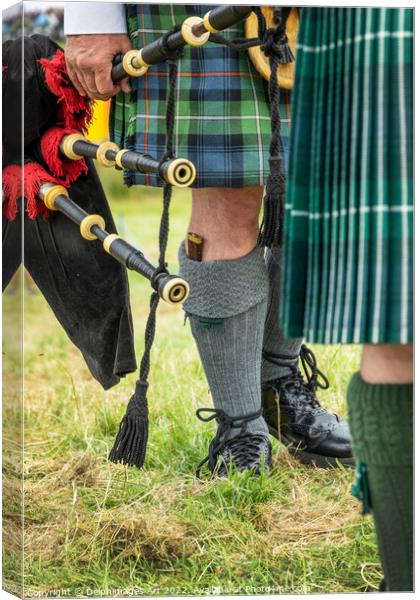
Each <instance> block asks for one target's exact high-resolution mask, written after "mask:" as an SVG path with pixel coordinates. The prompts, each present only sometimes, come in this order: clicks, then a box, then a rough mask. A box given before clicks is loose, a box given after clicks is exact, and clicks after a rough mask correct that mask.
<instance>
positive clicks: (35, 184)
mask: <svg viewBox="0 0 420 600" xmlns="http://www.w3.org/2000/svg"><path fill="white" fill-rule="evenodd" d="M23 175H24V193H25V198H26V212H27V213H28V216H29V218H30V219H36V218H37V217H39V216H42V217H44V218H47V217H48V214H49V210H48V208H47V207H46V206H45V204H44V203H43V202H42V200H41V199H40V198H39V188H40V187H41V185H42V184H43V183H47V182H48V183H55V184H57V185H63V182H62V181H60V180H58V179H56V178H55V177H53V176H52V175H51V174H50V173H47V171H46V170H45V169H44V168H43V167H41V165H38V164H37V163H27V164H25V165H24V167H23Z"/></svg>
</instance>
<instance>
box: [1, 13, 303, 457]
mask: <svg viewBox="0 0 420 600" xmlns="http://www.w3.org/2000/svg"><path fill="white" fill-rule="evenodd" d="M291 14H293V13H291V9H290V8H279V7H275V8H274V9H273V10H272V13H270V15H268V14H267V13H265V12H264V11H263V9H261V8H260V7H250V6H230V5H223V6H217V7H215V8H214V9H212V10H210V11H209V12H208V13H207V14H206V15H204V17H198V16H194V17H190V18H188V19H186V20H185V21H184V23H182V24H181V25H177V26H176V27H174V28H173V29H172V30H171V31H168V32H167V33H165V34H164V35H162V36H161V37H159V38H157V39H156V40H155V41H153V42H152V43H151V44H148V45H146V46H144V47H143V48H140V49H138V50H131V51H129V52H128V53H126V54H125V55H123V56H121V55H119V56H116V57H115V58H114V62H113V67H112V79H113V81H114V82H118V81H120V80H121V79H123V78H125V77H141V76H143V75H144V74H145V73H146V72H147V70H148V68H149V67H150V66H151V65H154V64H157V63H160V62H165V63H166V64H167V67H168V93H167V99H166V103H167V105H166V144H165V151H164V154H163V156H162V157H160V158H157V157H151V156H149V155H144V154H140V153H138V152H135V151H134V150H131V149H120V148H119V147H118V146H117V145H116V144H114V143H112V142H104V143H103V144H94V143H92V142H90V141H89V140H88V139H86V138H85V136H84V133H85V132H86V128H87V123H88V122H89V120H90V118H91V114H92V106H91V103H90V102H89V101H88V100H87V99H86V98H83V97H81V96H79V95H78V93H77V92H76V90H75V89H74V87H73V86H72V85H71V84H70V81H69V78H68V76H67V73H66V66H65V59H64V54H63V52H62V51H61V50H60V49H57V50H56V52H55V54H54V55H53V56H52V57H51V56H47V55H46V50H45V49H44V50H43V51H42V53H41V56H40V57H39V58H38V59H37V63H38V64H37V67H36V68H37V69H39V68H41V77H39V76H38V78H41V79H42V80H43V82H44V86H45V88H46V89H47V94H46V98H43V104H42V105H43V107H44V109H45V105H47V108H48V111H49V113H50V114H49V116H48V118H43V119H42V120H41V119H38V121H39V122H37V123H36V124H34V123H33V122H30V121H29V122H28V123H26V121H25V124H24V125H25V131H24V138H25V142H24V146H25V154H26V153H27V154H28V156H26V155H25V166H24V174H23V179H24V188H25V190H29V191H28V192H27V193H25V196H26V201H27V205H26V211H27V213H28V215H29V217H30V218H32V219H34V218H36V217H38V216H45V217H48V216H49V211H52V213H54V212H57V211H58V212H60V213H61V214H62V215H64V216H65V217H66V218H67V219H68V220H69V221H71V222H72V223H75V224H77V225H78V227H79V231H80V235H81V237H82V238H83V240H86V241H99V242H101V244H102V248H103V250H104V251H105V252H106V253H107V254H108V255H110V256H112V257H113V258H114V259H116V261H118V263H120V264H122V265H124V266H125V267H127V268H129V269H134V270H135V271H136V272H138V273H140V274H141V275H143V276H144V277H146V278H147V279H148V280H149V281H150V283H151V285H152V288H153V292H152V295H151V298H150V312H149V316H148V319H147V323H146V327H145V349H144V354H143V357H142V359H141V364H140V373H139V378H138V380H137V382H136V388H135V392H134V394H133V395H132V397H131V398H130V401H129V403H128V407H127V410H126V414H125V416H124V418H123V420H122V421H121V424H120V427H119V431H118V434H117V437H116V440H115V443H114V446H113V448H112V450H111V452H110V455H109V459H110V460H111V461H113V462H122V463H124V464H127V465H135V466H137V467H139V468H140V467H141V466H142V465H143V463H144V459H145V453H146V445H147V438H148V406H147V389H148V375H149V371H150V352H151V348H152V345H153V341H154V336H155V328H156V310H157V306H158V303H159V299H160V298H162V299H163V300H165V301H167V302H170V303H173V304H178V303H180V302H182V301H183V300H185V298H186V297H187V295H188V291H189V289H188V283H187V282H186V281H184V280H183V279H182V278H180V277H177V276H174V275H171V274H170V273H169V272H168V271H167V264H166V247H167V242H168V234H169V209H170V203H171V197H172V188H173V186H178V187H187V186H190V185H191V184H192V183H193V182H194V179H195V167H194V165H193V164H192V163H191V162H190V161H188V159H187V158H180V157H176V156H175V154H174V115H175V102H176V93H175V88H176V81H177V62H178V60H179V59H180V58H181V57H182V53H183V51H184V49H185V47H186V46H187V45H190V46H195V47H196V46H202V45H204V44H206V43H208V42H213V43H217V44H225V45H227V46H229V47H230V48H233V49H234V50H235V51H250V50H257V51H258V52H259V53H262V55H263V56H264V62H265V63H267V64H268V71H269V72H268V73H267V69H266V68H265V67H264V69H262V72H263V73H264V76H266V77H267V78H268V98H269V102H270V108H271V127H272V139H271V144H270V158H269V166H270V169H269V176H268V180H267V183H266V187H265V193H264V217H263V222H262V225H261V230H260V235H259V239H258V242H259V244H260V245H262V246H271V245H279V244H281V236H282V221H283V195H284V183H285V179H284V172H283V159H282V153H281V149H280V118H279V114H278V105H279V83H280V80H279V73H280V72H281V69H282V68H283V67H289V66H290V64H291V63H292V62H293V60H294V55H293V51H292V49H291V47H290V46H289V43H288V31H289V34H290V35H291V31H290V28H289V30H288V29H287V23H288V22H289V23H290V22H291V21H289V17H290V15H291ZM244 19H247V23H248V26H247V27H246V30H247V33H248V36H250V37H248V38H246V37H243V38H238V39H236V40H227V39H225V38H224V37H223V36H222V35H221V33H220V32H221V31H223V30H224V29H226V28H228V27H231V26H232V25H234V24H236V23H238V22H240V21H243V20H244ZM294 19H295V24H296V15H295V16H294ZM255 33H256V35H255ZM36 37H37V36H33V38H36ZM38 37H41V36H38ZM292 37H293V36H292V35H291V38H292ZM293 41H294V40H293ZM253 54H254V57H255V56H256V55H255V53H253ZM251 58H252V54H251ZM257 68H258V67H257ZM260 70H261V67H260ZM287 86H289V87H290V82H289V83H287V85H286V86H285V87H287ZM3 114H4V113H3ZM41 121H42V122H41ZM51 124H52V126H51ZM26 138H28V139H26ZM6 141H7V140H6ZM9 142H10V147H12V146H13V143H14V140H13V136H10V139H9ZM34 147H35V150H34ZM6 148H8V144H7V143H6ZM11 154H12V155H13V152H12V153H11ZM3 158H4V160H5V157H3ZM34 158H35V160H34ZM92 159H93V160H96V161H97V162H98V163H99V164H101V165H102V166H107V167H115V168H117V169H128V170H137V171H140V172H144V173H153V174H156V175H158V176H159V177H160V178H161V180H162V183H163V208H162V214H161V221H160V227H159V240H158V241H159V260H158V265H157V267H154V266H153V265H152V264H151V263H150V262H149V261H148V260H147V259H146V258H145V256H144V255H143V253H142V252H141V251H140V250H138V249H136V248H134V247H133V246H132V245H130V244H129V243H128V242H126V241H125V240H123V239H122V238H120V237H119V236H118V234H117V233H116V231H109V230H108V229H109V228H107V223H106V220H105V219H104V218H103V216H101V215H100V214H96V213H88V212H87V211H85V210H84V208H83V207H82V206H80V205H79V204H78V203H76V202H75V201H74V200H73V199H72V195H73V191H72V190H73V189H75V186H77V185H78V184H79V182H80V181H82V179H83V176H84V175H85V174H86V173H87V172H88V171H89V169H90V168H91V166H90V165H91V161H92ZM8 160H9V162H10V157H8V156H7V152H6V163H7V162H8ZM14 167H16V165H15V164H12V165H9V166H7V167H6V169H5V170H4V171H3V179H4V181H5V180H6V184H4V185H3V188H4V190H5V195H6V197H7V201H6V203H3V209H4V213H5V215H6V216H7V217H8V218H10V217H11V216H13V215H16V210H17V208H16V206H17V205H16V196H18V195H19V193H20V191H19V185H18V184H16V173H15V171H13V168H14ZM8 168H9V172H7V169H8ZM10 168H11V170H12V171H13V173H11V172H10ZM5 172H6V177H5ZM12 175H13V176H12ZM71 186H73V187H71ZM69 188H71V189H70V190H69Z"/></svg>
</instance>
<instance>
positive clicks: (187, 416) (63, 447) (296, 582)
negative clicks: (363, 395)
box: [3, 172, 381, 597]
mask: <svg viewBox="0 0 420 600" xmlns="http://www.w3.org/2000/svg"><path fill="white" fill-rule="evenodd" d="M102 175H103V177H104V179H105V180H106V189H107V191H108V194H109V196H110V198H112V208H113V211H114V214H115V217H116V221H117V224H118V225H119V228H120V230H121V233H122V234H123V235H124V236H126V237H127V238H128V239H131V241H133V242H135V243H136V244H138V245H139V247H141V248H142V249H144V250H145V251H146V252H147V254H148V256H150V257H151V258H152V259H153V260H155V259H156V257H157V242H156V238H157V226H158V222H159V207H160V193H159V192H150V191H147V192H145V191H144V189H141V190H139V189H138V188H137V189H131V190H129V191H127V190H123V189H122V188H120V186H119V184H118V183H116V181H117V178H116V176H115V175H112V174H110V173H109V172H106V173H104V174H102ZM189 205H190V198H189V194H188V193H185V192H184V193H177V194H175V197H174V202H173V208H172V229H171V237H170V244H169V251H168V258H169V265H170V268H171V269H172V271H176V254H177V247H178V243H179V241H180V239H181V238H182V236H183V233H184V230H185V228H186V224H187V219H188V213H189V209H190V206H189ZM130 286H131V298H132V308H133V316H134V324H135V332H136V346H137V352H138V356H139V357H140V355H141V350H142V342H143V329H144V323H145V317H146V314H147V306H148V296H149V293H150V289H149V287H148V285H147V284H146V282H145V281H143V280H142V279H141V278H140V277H139V276H137V275H136V274H130ZM19 314H20V302H19V300H18V296H12V295H10V294H7V293H6V294H5V296H4V304H3V315H4V320H3V352H4V357H3V358H4V362H3V369H4V372H3V382H4V392H3V394H4V395H3V398H4V402H3V403H4V408H3V435H4V445H3V461H4V467H3V469H4V487H3V497H4V535H3V541H4V558H3V571H4V579H3V581H4V587H5V589H7V590H8V591H10V592H12V593H16V594H21V592H22V581H21V571H22V569H23V572H24V585H23V592H24V595H25V596H27V597H31V596H39V595H43V594H45V595H49V596H54V595H55V596H83V595H85V596H86V595H90V596H104V595H105V596H106V595H110V596H115V595H126V596H127V595H134V596H138V595H179V594H195V595H205V594H209V593H219V594H220V593H222V594H264V593H287V592H293V593H311V592H312V593H314V592H323V593H329V592H345V591H367V590H372V589H373V588H375V587H377V585H378V583H379V580H380V577H381V576H380V569H379V560H378V557H377V553H376V546H375V540H374V532H373V526H372V520H371V518H370V517H367V518H362V517H361V516H360V507H359V503H358V502H357V501H356V500H355V499H354V498H353V497H352V496H351V495H350V492H349V490H350V486H351V483H352V479H353V473H352V472H351V471H346V470H341V469H336V470H328V471H327V470H316V469H310V468H307V467H304V466H301V465H299V463H298V462H297V461H296V460H294V459H293V458H291V457H290V455H289V454H288V453H287V451H286V450H285V448H283V447H281V446H280V445H279V444H278V443H277V442H276V443H275V444H274V465H275V470H274V473H273V475H272V477H270V478H269V479H267V478H265V477H261V478H260V479H257V480H254V479H252V478H250V477H249V476H247V474H234V475H233V476H232V477H231V478H229V479H227V480H224V481H219V482H206V483H200V482H198V481H197V480H195V478H194V471H195V467H196V465H197V463H198V462H199V460H200V459H201V458H202V457H203V456H204V455H205V454H206V451H207V446H208V443H209V441H210V439H211V438H212V435H213V426H212V425H210V424H209V425H205V424H203V423H200V422H198V420H197V419H196V418H195V414H194V413H195V409H196V408H198V407H200V406H203V405H207V406H210V405H211V398H210V396H209V393H208V389H207V384H206V381H205V378H204V375H203V371H202V369H201V366H200V362H199V359H198V355H197V352H196V349H195V346H194V344H193V340H192V337H191V334H190V331H189V328H188V326H184V324H183V314H182V311H181V310H180V309H179V308H174V307H171V306H168V305H163V304H162V305H161V306H160V309H159V316H158V331H157V336H156V342H155V345H154V349H153V353H152V359H153V362H152V372H151V377H150V383H151V386H150V412H151V428H150V441H149V447H148V455H147V461H146V465H145V468H144V469H143V470H142V471H137V470H135V469H128V468H125V467H123V466H121V465H111V464H109V463H108V462H107V460H106V457H107V454H108V451H109V449H110V447H111V445H112V442H113V438H114V435H115V433H116V431H117V427H118V424H119V421H120V418H121V416H122V415H123V413H124V407H125V405H126V402H127V400H128V398H129V396H130V394H131V392H132V389H133V386H134V381H135V379H136V375H135V374H133V375H131V376H129V377H127V378H126V379H125V380H123V381H122V382H121V383H120V385H119V386H117V387H116V388H113V389H112V390H110V391H108V392H104V391H103V390H102V389H101V388H100V386H99V384H97V383H96V382H95V381H93V380H92V378H91V376H90V374H89V372H88V370H87V368H86V366H85V365H84V362H83V360H82V358H81V355H80V353H79V352H78V350H77V349H75V348H74V347H73V346H72V345H71V343H70V342H69V341H68V339H67V338H66V336H65V334H64V332H63V331H62V329H61V328H60V326H59V325H58V323H57V322H56V320H55V318H54V316H53V315H52V312H51V310H50V309H49V307H48V305H47V304H46V302H45V301H44V299H43V298H42V296H41V295H40V294H39V293H36V294H34V295H30V294H28V293H25V297H24V323H25V327H24V337H23V343H24V355H25V366H24V374H25V378H24V403H23V406H22V405H21V403H20V383H19V382H20V375H21V368H20V361H19V353H20V336H19V331H20V323H19ZM315 350H316V352H317V356H318V358H319V363H320V366H321V368H324V370H326V371H327V374H328V376H329V378H330V381H331V388H330V389H329V390H328V391H326V392H322V396H321V400H322V402H323V404H324V405H325V406H326V407H328V408H329V409H331V410H333V411H336V412H339V413H341V414H345V410H346V408H345V390H346V384H347V381H348V379H349V377H350V375H351V373H352V372H353V371H354V370H355V369H356V368H357V366H358V359H359V349H358V348H355V347H352V348H350V347H338V346H328V347H318V348H315ZM22 417H23V419H24V457H23V465H22V457H21V453H20V450H19V448H20V441H21V435H22V434H21V418H22ZM22 467H23V472H24V497H25V506H24V515H25V530H24V558H23V564H22V562H21V555H20V550H19V548H20V542H21V538H20V536H21V519H20V512H21V489H20V487H21V484H20V470H21V468H22Z"/></svg>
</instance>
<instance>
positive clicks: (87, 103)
mask: <svg viewBox="0 0 420 600" xmlns="http://www.w3.org/2000/svg"><path fill="white" fill-rule="evenodd" d="M38 62H39V63H40V64H41V66H42V68H43V69H44V75H45V83H46V85H47V86H48V88H49V89H50V91H51V92H52V93H53V94H54V96H57V98H58V111H57V121H58V122H59V123H60V124H63V125H64V127H68V128H70V129H81V130H82V131H84V132H85V131H86V130H87V127H88V125H89V123H90V122H91V120H92V101H91V100H89V98H86V97H84V96H81V95H80V94H79V92H78V91H77V90H76V88H75V87H74V86H73V84H72V83H71V81H70V79H69V76H68V75H67V67H66V59H65V57H64V52H63V51H62V50H57V52H56V53H55V55H54V56H53V57H52V58H51V59H49V58H40V59H39V61H38Z"/></svg>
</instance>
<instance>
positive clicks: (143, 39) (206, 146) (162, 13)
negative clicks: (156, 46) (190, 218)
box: [110, 4, 290, 188]
mask: <svg viewBox="0 0 420 600" xmlns="http://www.w3.org/2000/svg"><path fill="white" fill-rule="evenodd" d="M212 7H213V5H206V4H201V5H170V4H128V5H127V6H126V11H127V23H128V32H129V35H130V38H131V40H132V44H133V47H134V48H141V47H143V46H144V45H145V44H148V43H150V42H152V41H153V40H154V39H156V38H157V37H159V36H161V35H162V34H163V33H165V32H167V31H169V30H170V29H172V28H173V27H174V25H177V24H182V22H183V21H184V20H185V19H186V18H187V17H190V16H192V15H200V16H203V15H204V14H205V13H206V12H207V11H208V10H210V9H211V8H212ZM224 35H225V37H227V38H229V39H234V38H237V37H242V36H243V35H244V25H243V22H242V23H239V24H238V25H236V26H234V27H232V28H231V29H229V30H226V31H225V32H224ZM178 72H179V75H178V80H177V84H176V113H175V148H174V149H175V154H176V156H179V157H182V158H187V159H189V160H190V161H192V162H193V163H194V165H195V166H196V169H197V179H196V181H195V183H194V185H193V187H197V188H203V187H228V188H231V187H235V188H242V187H250V186H262V185H264V184H265V182H266V178H267V175H268V149H269V144H270V137H271V126H270V112H269V104H268V98H267V83H266V81H265V80H264V79H263V78H262V77H261V76H260V75H259V74H258V73H257V71H256V70H255V68H254V67H253V65H252V63H251V62H250V60H249V58H248V54H247V52H246V51H240V52H237V51H235V50H233V49H230V48H227V47H226V46H221V45H218V44H214V43H208V44H206V45H205V46H203V47H201V48H192V47H189V46H187V47H186V48H185V51H184V56H183V57H182V58H181V59H180V60H179V61H178ZM132 87H133V93H132V94H131V97H130V95H126V94H119V95H118V96H116V98H115V99H114V102H113V106H112V110H111V127H110V130H111V137H112V139H113V140H114V141H116V142H117V144H118V145H119V146H120V147H124V148H129V149H130V150H136V151H137V152H142V153H146V154H150V155H151V156H152V157H153V158H157V159H160V158H161V157H162V155H163V154H164V151H165V136H166V129H165V127H166V117H165V114H166V98H167V93H168V78H167V65H166V63H161V64H158V65H154V66H152V67H151V68H150V69H149V70H148V72H147V73H146V75H144V76H143V77H140V78H138V79H135V80H132ZM289 100H290V94H289V93H288V92H287V91H282V92H281V102H280V116H281V142H282V148H283V151H284V159H285V163H286V167H287V154H288V138H289V124H290V102H289ZM125 181H126V183H127V184H128V185H132V184H144V185H153V186H160V185H162V182H161V181H160V180H159V179H158V178H157V177H155V176H151V175H144V174H140V173H129V172H126V173H125Z"/></svg>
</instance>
